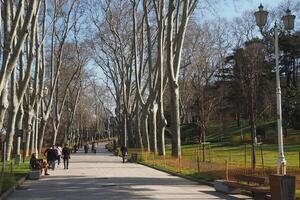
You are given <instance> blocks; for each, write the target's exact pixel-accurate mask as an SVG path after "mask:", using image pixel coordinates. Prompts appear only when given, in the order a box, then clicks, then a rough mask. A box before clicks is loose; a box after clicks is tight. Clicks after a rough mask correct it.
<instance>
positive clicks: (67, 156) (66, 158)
mask: <svg viewBox="0 0 300 200" xmlns="http://www.w3.org/2000/svg"><path fill="white" fill-rule="evenodd" d="M70 154H71V150H70V148H69V147H68V145H67V144H65V146H64V148H63V149H62V156H63V159H64V169H69V159H70V158H71V157H70Z"/></svg>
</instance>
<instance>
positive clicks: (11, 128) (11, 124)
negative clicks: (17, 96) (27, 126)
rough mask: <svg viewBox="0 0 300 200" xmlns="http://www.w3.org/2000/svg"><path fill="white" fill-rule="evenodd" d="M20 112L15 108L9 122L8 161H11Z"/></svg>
mask: <svg viewBox="0 0 300 200" xmlns="http://www.w3.org/2000/svg"><path fill="white" fill-rule="evenodd" d="M17 114H18V110H17V109H16V108H15V107H14V106H13V107H12V109H11V111H10V114H9V120H8V127H7V136H6V141H7V148H6V159H7V160H10V158H11V153H12V146H13V139H14V136H15V125H16V118H17Z"/></svg>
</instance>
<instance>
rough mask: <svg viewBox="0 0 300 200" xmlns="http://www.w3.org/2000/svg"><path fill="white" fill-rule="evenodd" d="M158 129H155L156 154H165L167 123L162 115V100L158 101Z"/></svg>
mask: <svg viewBox="0 0 300 200" xmlns="http://www.w3.org/2000/svg"><path fill="white" fill-rule="evenodd" d="M157 120H158V129H157V138H158V139H157V144H158V154H159V155H165V154H166V150H165V128H166V125H167V121H166V119H165V115H164V108H163V102H162V101H161V100H159V101H158V116H157Z"/></svg>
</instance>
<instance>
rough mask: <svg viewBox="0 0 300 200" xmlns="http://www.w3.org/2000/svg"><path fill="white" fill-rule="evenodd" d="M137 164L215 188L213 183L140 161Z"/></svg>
mask: <svg viewBox="0 0 300 200" xmlns="http://www.w3.org/2000/svg"><path fill="white" fill-rule="evenodd" d="M137 164H140V165H144V166H146V167H150V168H152V169H156V170H158V171H162V172H165V173H168V174H170V175H173V176H178V177H180V178H184V179H187V180H190V181H194V182H197V183H200V184H204V185H208V186H212V187H214V184H213V183H212V182H209V181H205V180H201V179H198V178H194V177H191V176H186V175H182V174H179V173H176V172H171V171H168V170H165V169H160V168H158V167H155V166H152V165H149V164H146V163H142V162H140V161H138V162H137Z"/></svg>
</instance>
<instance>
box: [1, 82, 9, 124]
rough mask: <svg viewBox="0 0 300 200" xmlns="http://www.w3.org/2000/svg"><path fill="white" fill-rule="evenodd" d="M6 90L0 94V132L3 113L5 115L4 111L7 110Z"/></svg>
mask: <svg viewBox="0 0 300 200" xmlns="http://www.w3.org/2000/svg"><path fill="white" fill-rule="evenodd" d="M7 95H8V94H7V89H6V87H5V88H4V89H3V90H2V92H1V97H0V100H1V102H0V106H1V109H0V130H2V128H3V121H4V117H5V113H6V110H7V108H8V99H7Z"/></svg>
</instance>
